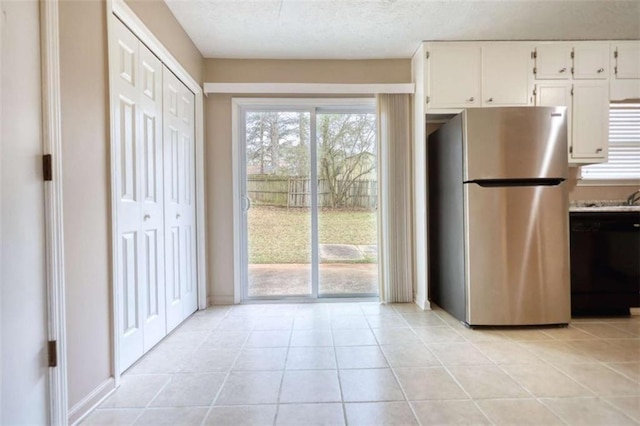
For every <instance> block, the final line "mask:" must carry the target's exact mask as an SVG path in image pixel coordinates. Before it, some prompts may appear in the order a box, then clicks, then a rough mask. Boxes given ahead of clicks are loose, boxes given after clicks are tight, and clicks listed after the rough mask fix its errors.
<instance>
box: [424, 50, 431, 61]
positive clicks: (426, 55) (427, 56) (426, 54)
mask: <svg viewBox="0 0 640 426" xmlns="http://www.w3.org/2000/svg"><path fill="white" fill-rule="evenodd" d="M429 56H430V55H429V51H428V50H427V52H426V53H425V57H426V58H427V59H429Z"/></svg>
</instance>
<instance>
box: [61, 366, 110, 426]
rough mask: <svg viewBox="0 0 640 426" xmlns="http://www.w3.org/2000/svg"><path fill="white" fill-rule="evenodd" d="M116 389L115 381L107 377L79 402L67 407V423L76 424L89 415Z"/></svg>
mask: <svg viewBox="0 0 640 426" xmlns="http://www.w3.org/2000/svg"><path fill="white" fill-rule="evenodd" d="M115 390H116V382H115V380H114V378H113V377H109V378H108V379H107V380H105V381H104V382H102V383H101V384H100V385H99V386H98V387H97V388H95V389H94V390H92V391H91V393H89V395H87V396H85V397H84V398H83V399H82V400H81V401H80V402H78V403H77V404H76V405H74V406H73V407H71V409H69V424H70V425H74V426H75V425H77V424H79V423H80V422H81V421H82V420H84V418H85V417H87V416H88V415H89V413H91V412H92V411H93V410H94V409H95V408H96V407H97V406H98V405H100V404H102V401H104V400H105V399H107V398H108V397H109V396H111V394H112V393H113V392H114V391H115Z"/></svg>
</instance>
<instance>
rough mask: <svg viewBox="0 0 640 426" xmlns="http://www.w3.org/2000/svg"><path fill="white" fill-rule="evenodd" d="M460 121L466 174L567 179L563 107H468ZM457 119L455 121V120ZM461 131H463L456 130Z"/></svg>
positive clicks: (481, 177)
mask: <svg viewBox="0 0 640 426" xmlns="http://www.w3.org/2000/svg"><path fill="white" fill-rule="evenodd" d="M460 115H461V118H462V119H461V120H460V121H458V120H452V121H450V122H449V123H447V124H445V126H447V125H458V124H457V123H461V125H462V132H461V134H462V140H458V141H455V140H454V141H449V142H450V143H462V144H463V147H462V148H463V149H462V152H463V159H462V162H463V169H464V170H463V175H464V176H463V179H464V181H474V180H480V181H482V180H511V179H514V180H515V179H547V178H558V179H566V178H567V174H568V150H567V111H566V108H565V107H500V108H468V109H465V110H463V112H461V113H460ZM456 122H457V123H456ZM458 134H460V133H458Z"/></svg>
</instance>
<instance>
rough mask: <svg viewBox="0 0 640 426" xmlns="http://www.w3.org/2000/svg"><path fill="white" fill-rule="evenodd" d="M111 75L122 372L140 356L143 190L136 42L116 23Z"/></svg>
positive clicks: (141, 334)
mask: <svg viewBox="0 0 640 426" xmlns="http://www.w3.org/2000/svg"><path fill="white" fill-rule="evenodd" d="M114 32H115V34H114V36H115V37H116V40H117V42H116V43H113V44H112V48H113V49H114V50H115V52H111V53H112V55H111V57H112V59H113V60H112V62H111V67H112V69H111V73H112V75H113V76H114V78H113V85H114V87H113V88H112V94H113V97H114V99H113V108H114V114H113V119H114V121H115V122H114V129H115V134H114V135H113V143H114V157H115V158H114V160H115V173H116V176H115V182H116V186H117V188H116V193H117V201H116V203H117V214H118V223H117V230H116V233H117V242H116V244H117V245H118V248H117V253H116V256H117V259H116V263H117V269H118V270H117V278H116V282H117V286H118V289H117V290H118V294H119V297H118V300H116V303H117V304H118V313H119V316H120V318H119V320H120V330H118V333H120V365H121V368H122V369H123V370H124V369H126V368H127V367H129V366H130V365H131V364H133V362H134V361H135V360H137V359H138V358H139V357H140V356H142V354H143V353H144V331H143V324H142V323H143V318H142V310H141V309H140V307H141V306H142V300H143V298H144V295H143V294H141V293H142V292H141V290H142V287H141V282H142V277H141V275H142V269H141V265H142V262H141V254H142V250H141V247H140V246H141V241H142V237H141V232H140V230H141V226H140V212H141V198H142V194H141V185H140V156H139V155H138V152H139V144H140V140H139V138H138V132H137V129H138V126H139V119H138V116H139V115H138V112H137V110H138V108H139V103H138V88H137V85H138V79H139V63H140V49H139V45H140V42H139V41H138V39H137V38H135V37H134V36H133V34H131V32H130V31H129V30H128V29H127V28H126V27H125V26H124V25H122V24H121V23H120V22H116V25H114Z"/></svg>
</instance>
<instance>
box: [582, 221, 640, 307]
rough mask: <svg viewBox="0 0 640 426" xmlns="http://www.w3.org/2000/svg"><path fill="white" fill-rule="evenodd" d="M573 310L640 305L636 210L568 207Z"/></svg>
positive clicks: (639, 233)
mask: <svg viewBox="0 0 640 426" xmlns="http://www.w3.org/2000/svg"><path fill="white" fill-rule="evenodd" d="M570 218H571V220H570V223H571V314H572V315H576V316H579V315H628V314H629V308H630V307H636V306H640V212H636V211H629V212H610V211H605V212H603V211H599V212H593V211H592V212H585V211H581V212H571V214H570Z"/></svg>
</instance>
